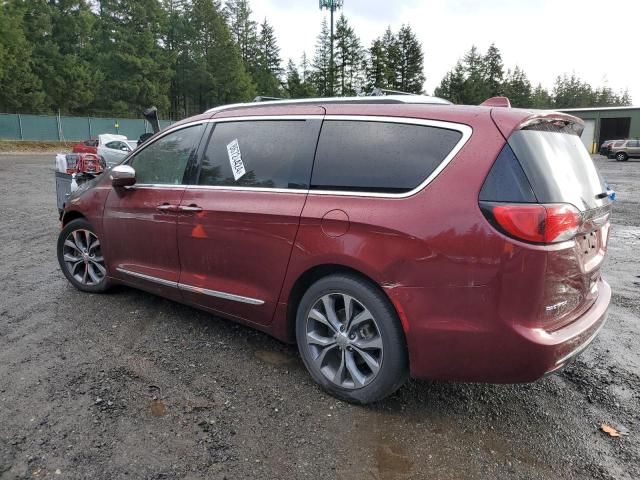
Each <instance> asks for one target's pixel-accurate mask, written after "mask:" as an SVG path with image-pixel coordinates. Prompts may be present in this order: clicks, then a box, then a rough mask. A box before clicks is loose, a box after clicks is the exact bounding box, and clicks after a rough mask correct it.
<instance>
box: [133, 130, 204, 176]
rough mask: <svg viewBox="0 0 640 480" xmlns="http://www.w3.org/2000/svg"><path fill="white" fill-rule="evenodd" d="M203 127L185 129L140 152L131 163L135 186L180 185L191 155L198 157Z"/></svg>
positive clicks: (160, 139) (168, 135)
mask: <svg viewBox="0 0 640 480" xmlns="http://www.w3.org/2000/svg"><path fill="white" fill-rule="evenodd" d="M203 130H204V126H203V125H194V126H192V127H186V128H182V129H180V130H177V131H175V132H171V133H169V134H167V135H165V136H164V137H161V138H159V139H158V140H156V141H155V142H153V143H152V144H150V145H148V146H147V147H146V148H145V149H143V150H141V151H140V152H139V153H137V154H136V155H135V156H134V157H133V158H132V160H131V162H130V163H129V164H130V165H131V166H132V167H133V168H134V170H135V171H136V183H138V184H158V185H180V184H181V183H183V178H184V172H185V169H186V167H187V163H188V162H189V159H190V158H191V157H192V155H195V154H196V150H197V148H198V144H199V143H200V138H201V137H202V133H203Z"/></svg>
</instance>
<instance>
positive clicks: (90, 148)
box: [71, 140, 98, 155]
mask: <svg viewBox="0 0 640 480" xmlns="http://www.w3.org/2000/svg"><path fill="white" fill-rule="evenodd" d="M71 153H93V154H94V155H95V154H97V153H98V140H85V141H84V142H80V143H77V144H75V145H74V146H73V149H72V150H71Z"/></svg>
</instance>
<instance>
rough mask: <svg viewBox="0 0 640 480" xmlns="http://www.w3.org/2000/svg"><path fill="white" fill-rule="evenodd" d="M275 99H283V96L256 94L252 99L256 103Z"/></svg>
mask: <svg viewBox="0 0 640 480" xmlns="http://www.w3.org/2000/svg"><path fill="white" fill-rule="evenodd" d="M275 100H284V98H281V97H265V96H262V95H258V96H257V97H256V98H254V99H253V102H254V103H258V102H273V101H275Z"/></svg>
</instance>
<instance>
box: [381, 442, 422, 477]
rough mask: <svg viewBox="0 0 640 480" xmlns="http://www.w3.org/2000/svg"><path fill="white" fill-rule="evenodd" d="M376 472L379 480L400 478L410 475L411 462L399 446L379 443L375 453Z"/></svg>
mask: <svg viewBox="0 0 640 480" xmlns="http://www.w3.org/2000/svg"><path fill="white" fill-rule="evenodd" d="M375 463H376V470H377V471H378V473H379V474H380V478H381V479H387V478H389V479H391V478H398V477H400V478H402V477H404V476H405V475H408V474H409V473H411V467H412V466H413V462H412V461H411V460H409V456H408V455H407V454H406V452H405V451H404V448H403V447H402V446H400V445H399V444H393V443H389V444H385V442H380V444H379V445H378V446H377V448H376V453H375Z"/></svg>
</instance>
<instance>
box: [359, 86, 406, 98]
mask: <svg viewBox="0 0 640 480" xmlns="http://www.w3.org/2000/svg"><path fill="white" fill-rule="evenodd" d="M386 95H414V96H417V95H416V94H415V93H409V92H401V91H400V90H389V89H388V88H378V87H375V88H374V89H373V90H371V93H369V95H367V96H369V97H384V96H386Z"/></svg>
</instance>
